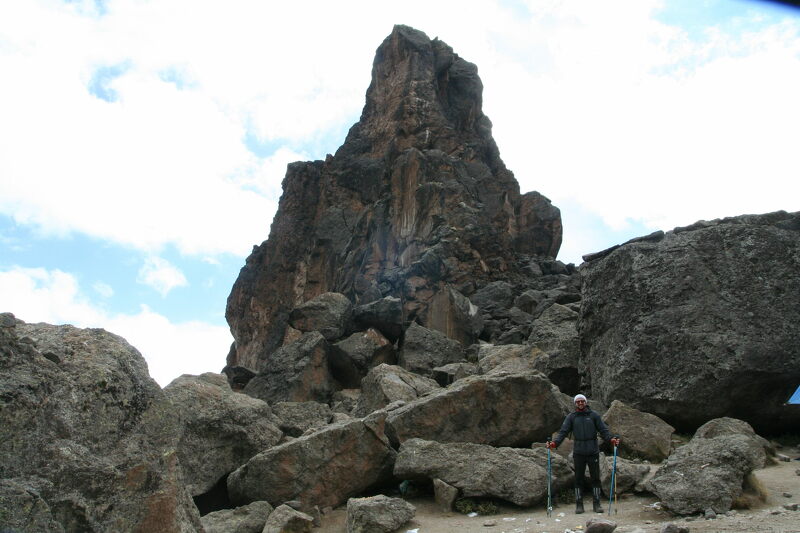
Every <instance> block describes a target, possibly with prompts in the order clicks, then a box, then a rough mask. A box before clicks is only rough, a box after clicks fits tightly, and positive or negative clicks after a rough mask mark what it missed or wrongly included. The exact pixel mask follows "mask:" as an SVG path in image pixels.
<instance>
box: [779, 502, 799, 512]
mask: <svg viewBox="0 0 800 533" xmlns="http://www.w3.org/2000/svg"><path fill="white" fill-rule="evenodd" d="M783 508H784V509H786V510H787V511H797V510H798V509H800V504H797V503H784V504H783Z"/></svg>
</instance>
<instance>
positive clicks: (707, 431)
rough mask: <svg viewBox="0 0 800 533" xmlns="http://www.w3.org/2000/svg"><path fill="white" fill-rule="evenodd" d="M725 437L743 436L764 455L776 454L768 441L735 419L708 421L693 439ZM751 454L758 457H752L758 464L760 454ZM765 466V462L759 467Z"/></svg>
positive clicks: (726, 418) (750, 427)
mask: <svg viewBox="0 0 800 533" xmlns="http://www.w3.org/2000/svg"><path fill="white" fill-rule="evenodd" d="M725 435H744V436H746V437H748V438H750V439H752V440H753V442H755V443H756V444H757V445H758V446H760V447H761V448H762V449H763V450H764V453H765V454H766V455H775V454H776V451H775V447H774V446H773V445H772V443H771V442H770V441H768V440H767V439H765V438H764V437H762V436H760V435H756V432H755V431H754V430H753V426H751V425H750V424H748V423H747V422H745V421H744V420H739V419H737V418H730V417H727V416H725V417H722V418H715V419H714V420H709V421H708V422H706V423H705V424H703V425H702V426H700V427H699V428H697V431H695V432H694V438H698V439H713V438H715V437H722V436H725ZM753 453H754V455H755V456H758V457H754V461H756V462H759V461H760V458H761V454H760V453H759V452H757V451H754V452H753ZM765 459H766V456H765ZM765 464H766V461H765V463H764V464H761V465H760V466H765Z"/></svg>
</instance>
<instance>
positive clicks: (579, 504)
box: [575, 489, 583, 514]
mask: <svg viewBox="0 0 800 533" xmlns="http://www.w3.org/2000/svg"><path fill="white" fill-rule="evenodd" d="M575 514H583V494H581V489H575Z"/></svg>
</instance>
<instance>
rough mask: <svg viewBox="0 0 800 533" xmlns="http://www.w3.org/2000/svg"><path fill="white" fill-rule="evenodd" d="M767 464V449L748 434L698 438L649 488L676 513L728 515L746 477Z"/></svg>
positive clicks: (681, 450)
mask: <svg viewBox="0 0 800 533" xmlns="http://www.w3.org/2000/svg"><path fill="white" fill-rule="evenodd" d="M759 452H760V453H759ZM763 462H764V451H763V449H762V448H761V446H760V445H759V444H758V443H757V442H756V441H755V440H754V439H752V438H751V437H750V436H748V435H741V434H735V435H724V436H719V437H714V438H698V437H694V438H692V440H691V441H689V443H688V444H686V445H685V446H681V447H680V448H678V449H677V450H675V451H674V452H673V453H672V455H670V456H669V458H668V459H667V462H666V463H665V464H664V465H663V466H662V467H661V468H659V469H658V471H657V472H656V473H655V475H654V476H653V478H652V479H651V480H650V481H649V482H648V483H647V488H648V489H649V490H650V491H651V492H653V493H654V494H656V495H657V496H658V498H659V499H660V500H661V502H662V503H663V504H664V505H665V506H666V507H667V508H668V509H670V510H671V511H672V512H674V513H676V514H681V515H688V514H695V513H703V512H705V511H706V510H707V509H713V510H714V511H715V512H716V513H718V514H719V513H725V512H727V511H729V510H730V508H731V504H732V503H733V501H734V500H735V499H736V498H738V497H739V496H740V495H741V493H742V484H743V482H744V480H745V477H746V476H747V475H748V474H749V473H750V472H752V471H753V470H754V469H756V468H759V467H760V466H761V465H763Z"/></svg>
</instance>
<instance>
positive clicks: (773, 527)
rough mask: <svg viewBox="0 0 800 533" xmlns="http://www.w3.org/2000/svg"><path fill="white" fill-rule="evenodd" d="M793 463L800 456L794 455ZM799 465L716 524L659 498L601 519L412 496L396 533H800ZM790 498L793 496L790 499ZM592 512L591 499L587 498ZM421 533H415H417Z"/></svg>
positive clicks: (772, 474) (568, 510) (325, 526)
mask: <svg viewBox="0 0 800 533" xmlns="http://www.w3.org/2000/svg"><path fill="white" fill-rule="evenodd" d="M790 455H791V457H792V458H793V459H794V458H796V457H797V456H798V454H797V453H793V454H790ZM798 470H800V461H796V460H793V461H791V462H780V463H778V464H777V465H773V466H768V467H766V468H763V469H761V470H757V471H756V472H755V474H756V476H757V477H758V479H759V481H761V483H762V484H763V485H764V487H765V488H766V489H767V491H768V493H769V496H768V498H767V500H766V502H763V503H759V504H758V505H756V506H755V507H753V508H752V509H745V510H738V511H732V512H731V513H729V515H724V516H719V517H718V518H716V519H714V520H705V519H703V518H702V517H690V518H678V517H675V516H673V515H671V514H670V513H668V512H666V511H662V510H659V509H658V505H656V503H657V500H656V498H655V497H654V496H651V495H647V496H644V495H642V496H640V495H624V497H622V498H621V499H620V500H618V502H617V504H616V505H615V506H614V508H613V512H612V515H611V516H609V515H608V512H607V511H608V501H605V502H603V509H605V510H606V513H604V514H602V515H599V514H594V513H591V512H587V513H585V514H582V515H576V514H575V507H574V504H566V503H565V504H563V505H561V506H559V507H556V508H555V509H554V510H553V514H552V516H551V517H548V516H547V512H546V510H545V509H544V508H542V507H535V508H532V509H521V508H519V507H513V506H508V507H502V508H501V509H500V512H499V513H498V514H496V515H492V516H476V517H468V516H466V515H462V514H459V513H456V512H444V511H442V510H440V509H439V508H438V506H437V505H436V503H435V502H434V501H433V497H432V496H426V497H419V498H412V499H409V500H408V501H409V502H411V503H412V504H414V506H415V507H416V508H417V514H416V516H415V518H414V519H413V520H412V521H411V522H409V523H408V524H406V525H405V526H403V527H402V528H400V529H398V530H397V533H406V532H412V533H461V532H464V533H469V532H483V533H564V532H566V531H572V532H575V533H578V532H580V531H582V530H583V529H585V524H586V521H587V520H589V519H590V518H592V517H595V516H596V517H602V518H606V519H610V520H612V521H614V522H616V523H617V524H618V527H617V529H616V533H626V532H627V533H632V532H634V531H636V532H637V533H659V532H660V531H661V527H662V526H663V525H664V524H666V523H669V522H673V523H675V524H676V525H680V526H684V527H688V528H689V531H691V532H693V533H694V532H707V533H712V532H751V531H752V532H756V531H758V532H770V533H800V511H787V510H785V509H784V508H783V505H784V504H788V503H800V475H798V474H797V473H796V472H797V471H798ZM784 494H790V495H791V496H788V497H787V496H785V495H784ZM586 503H587V510H588V509H591V499H587V500H586ZM345 520H346V510H345V508H344V507H341V508H339V509H335V510H333V511H332V512H330V513H329V514H327V515H325V516H323V519H322V526H321V528H319V529H315V530H314V531H315V532H317V531H318V532H320V533H343V532H345V531H346V527H345ZM414 530H416V531H414Z"/></svg>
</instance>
